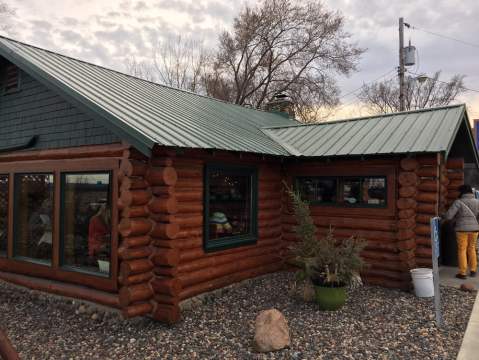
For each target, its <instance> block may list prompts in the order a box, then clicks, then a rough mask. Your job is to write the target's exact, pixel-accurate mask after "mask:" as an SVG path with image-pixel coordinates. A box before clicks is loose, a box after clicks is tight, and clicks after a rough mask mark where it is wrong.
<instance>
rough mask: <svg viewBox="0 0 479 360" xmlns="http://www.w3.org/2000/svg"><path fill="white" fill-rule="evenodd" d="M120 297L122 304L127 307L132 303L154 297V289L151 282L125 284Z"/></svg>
mask: <svg viewBox="0 0 479 360" xmlns="http://www.w3.org/2000/svg"><path fill="white" fill-rule="evenodd" d="M119 297H120V306H121V307H122V308H125V307H127V306H128V305H130V304H132V303H135V302H138V301H146V300H149V299H151V298H153V289H152V288H151V286H150V285H149V284H137V285H130V286H123V287H122V288H121V289H120V293H119Z"/></svg>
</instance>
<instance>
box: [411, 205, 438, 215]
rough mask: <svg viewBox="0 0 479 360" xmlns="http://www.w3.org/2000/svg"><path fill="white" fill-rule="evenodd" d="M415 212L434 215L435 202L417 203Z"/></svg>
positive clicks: (435, 210)
mask: <svg viewBox="0 0 479 360" xmlns="http://www.w3.org/2000/svg"><path fill="white" fill-rule="evenodd" d="M416 213H417V214H431V215H435V214H436V213H437V206H436V204H426V203H419V204H418V205H417V208H416Z"/></svg>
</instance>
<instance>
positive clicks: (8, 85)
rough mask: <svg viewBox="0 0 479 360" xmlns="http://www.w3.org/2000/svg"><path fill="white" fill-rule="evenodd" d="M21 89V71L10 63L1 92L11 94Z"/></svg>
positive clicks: (6, 67)
mask: <svg viewBox="0 0 479 360" xmlns="http://www.w3.org/2000/svg"><path fill="white" fill-rule="evenodd" d="M19 88H20V70H19V69H18V67H17V66H15V65H13V64H11V63H8V64H7V65H6V66H5V70H4V72H3V77H2V87H1V90H2V91H3V93H4V94H11V93H13V92H15V91H18V90H19Z"/></svg>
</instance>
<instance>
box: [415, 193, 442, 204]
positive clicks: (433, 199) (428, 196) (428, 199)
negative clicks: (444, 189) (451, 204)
mask: <svg viewBox="0 0 479 360" xmlns="http://www.w3.org/2000/svg"><path fill="white" fill-rule="evenodd" d="M438 195H439V194H437V193H431V192H420V193H418V194H417V195H416V201H417V202H423V203H431V204H435V203H437V202H438V200H439V196H438Z"/></svg>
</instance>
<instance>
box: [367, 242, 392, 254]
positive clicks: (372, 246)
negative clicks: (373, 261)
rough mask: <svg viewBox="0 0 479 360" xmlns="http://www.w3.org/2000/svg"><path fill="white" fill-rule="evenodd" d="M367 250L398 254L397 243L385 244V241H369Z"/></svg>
mask: <svg viewBox="0 0 479 360" xmlns="http://www.w3.org/2000/svg"><path fill="white" fill-rule="evenodd" d="M365 250H373V251H387V252H391V253H397V252H398V249H397V246H396V244H395V243H393V242H384V241H374V240H369V241H368V242H367V244H366V247H365Z"/></svg>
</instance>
